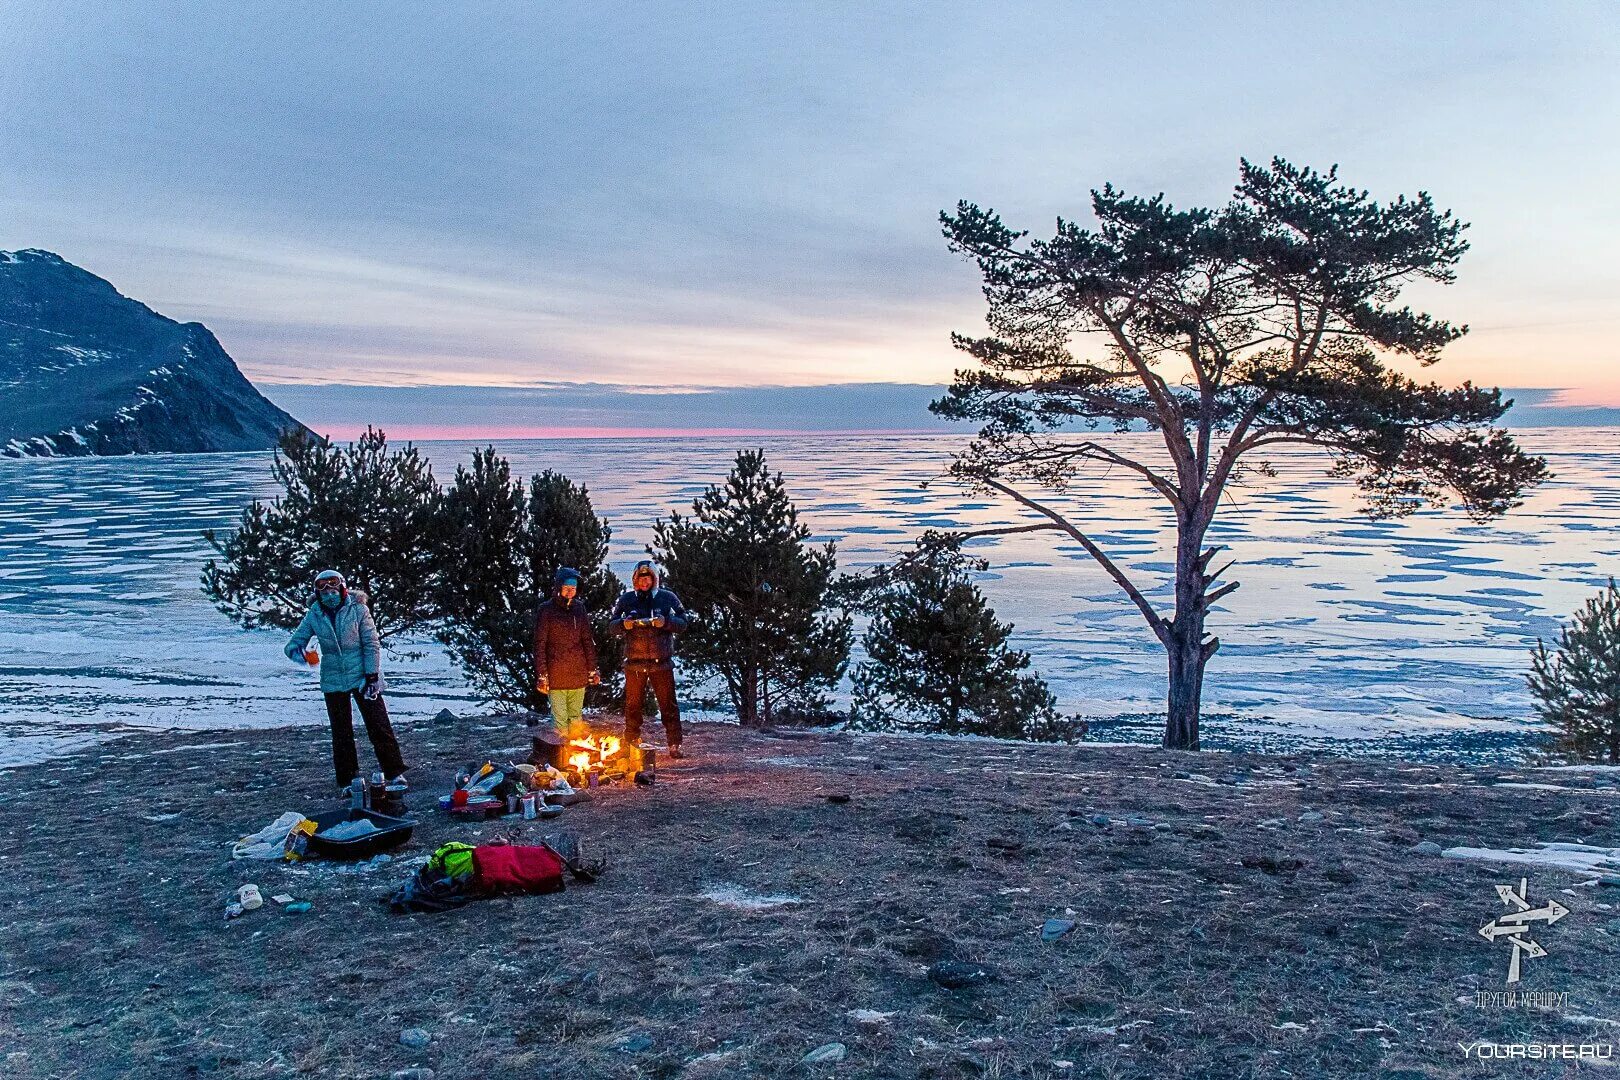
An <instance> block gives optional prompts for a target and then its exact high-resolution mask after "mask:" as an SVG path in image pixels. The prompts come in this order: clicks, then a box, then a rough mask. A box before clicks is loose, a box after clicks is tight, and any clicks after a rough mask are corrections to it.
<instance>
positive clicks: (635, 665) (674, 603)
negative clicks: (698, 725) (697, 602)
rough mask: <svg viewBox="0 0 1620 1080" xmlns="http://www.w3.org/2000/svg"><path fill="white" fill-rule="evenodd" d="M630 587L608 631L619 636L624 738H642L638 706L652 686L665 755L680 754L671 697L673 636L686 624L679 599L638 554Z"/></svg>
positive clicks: (635, 740)
mask: <svg viewBox="0 0 1620 1080" xmlns="http://www.w3.org/2000/svg"><path fill="white" fill-rule="evenodd" d="M630 584H631V585H632V586H633V588H631V589H630V591H629V592H627V593H625V594H624V595H623V596H620V597H619V602H618V603H616V604H614V605H613V623H612V626H613V633H614V634H616V635H618V636H619V637H621V638H623V639H624V737H625V740H626V741H627V742H629V743H630V744H631V745H635V744H637V743H639V742H641V709H642V703H643V701H644V700H645V698H646V695H647V688H648V687H649V686H651V687H652V691H653V695H654V696H655V697H657V699H658V715H659V717H660V718H661V719H662V720H663V721H664V739H665V741H666V742H667V743H668V744H669V756H670V757H672V758H678V757H681V756H682V754H681V710H680V706H679V705H677V704H676V702H675V635H676V634H678V633H680V632H681V631H682V630H685V629H686V623H687V615H686V609H685V608H683V607H682V606H681V598H680V597H678V596H676V595H675V594H674V593H673V592H671V591H670V590H668V589H661V588H659V587H658V571H657V570H656V569H654V568H653V564H652V563H651V562H650V561H648V560H646V559H643V560H642V561H641V562H638V563H636V568H635V570H634V571H632V572H631V575H630Z"/></svg>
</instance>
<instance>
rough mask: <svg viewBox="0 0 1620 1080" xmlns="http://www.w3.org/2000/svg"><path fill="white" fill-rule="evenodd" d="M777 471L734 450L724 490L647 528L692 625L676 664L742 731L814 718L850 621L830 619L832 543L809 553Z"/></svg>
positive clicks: (843, 652)
mask: <svg viewBox="0 0 1620 1080" xmlns="http://www.w3.org/2000/svg"><path fill="white" fill-rule="evenodd" d="M809 537H810V529H809V528H808V527H807V526H805V525H803V524H801V523H800V522H799V517H798V511H797V510H796V509H795V508H794V506H793V502H792V500H791V499H789V498H788V494H787V489H786V487H785V485H784V484H783V482H782V474H781V473H773V472H771V471H770V470H769V469H768V468H767V467H766V464H765V454H764V452H763V451H758V450H755V451H743V452H741V453H739V454H738V455H737V460H736V464H735V465H734V467H733V468H732V470H731V475H730V476H729V477H727V479H726V483H725V486H724V487H711V488H709V490H708V491H707V492H705V493H704V495H703V496H702V497H701V498H699V499H697V500H695V501H694V502H693V503H692V514H691V516H689V517H687V516H682V515H681V514H679V513H672V514H671V515H670V516H669V518H668V519H667V520H660V521H659V522H658V523H657V525H656V526H655V528H654V533H653V544H652V546H651V547H649V548H648V553H649V554H651V555H652V556H653V557H654V558H656V559H657V560H658V561H659V562H660V563H662V564H663V566H664V568H665V572H666V574H667V575H668V584H669V587H670V588H671V589H674V590H675V592H677V593H678V594H679V595H680V597H681V601H682V603H684V604H685V605H686V606H687V608H688V609H689V610H690V611H691V612H692V614H693V615H694V616H695V618H694V619H693V623H692V626H691V628H690V629H688V630H687V632H686V633H685V634H684V635H682V640H681V656H682V658H683V659H684V661H685V662H686V664H687V666H688V667H689V668H690V669H691V670H693V671H695V672H696V673H697V674H698V675H699V676H700V677H703V678H715V677H717V678H719V679H720V680H721V681H723V682H724V684H725V687H726V691H727V693H728V695H729V696H730V698H731V703H732V705H733V707H734V708H735V709H736V711H737V718H738V720H739V721H741V722H742V723H743V724H748V725H753V724H759V723H770V722H772V721H773V720H776V719H786V718H788V717H789V716H793V717H801V716H810V715H815V714H818V713H821V712H824V711H825V709H826V707H827V699H826V691H828V690H830V689H831V688H832V686H833V685H834V684H835V683H837V682H838V680H839V679H840V678H842V677H843V674H844V668H845V666H846V665H847V664H848V662H849V648H850V642H851V633H852V631H851V623H850V620H849V618H848V617H847V616H845V615H842V614H839V613H837V612H835V611H833V610H832V609H831V605H830V603H829V599H828V586H829V585H830V584H831V583H832V576H833V571H834V568H835V566H836V565H837V559H836V556H835V550H834V545H833V544H831V543H829V544H827V545H826V546H825V547H821V548H817V547H812V546H811V545H810V544H809V543H807V541H808V540H809Z"/></svg>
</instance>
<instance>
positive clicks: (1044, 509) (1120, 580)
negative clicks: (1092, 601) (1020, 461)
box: [979, 476, 1170, 645]
mask: <svg viewBox="0 0 1620 1080" xmlns="http://www.w3.org/2000/svg"><path fill="white" fill-rule="evenodd" d="M979 481H980V482H981V483H983V484H984V485H985V486H986V487H989V488H993V489H994V490H996V491H999V492H1001V493H1002V494H1003V495H1005V496H1007V497H1008V498H1009V499H1012V500H1013V501H1014V502H1017V503H1019V504H1020V505H1022V506H1025V507H1028V508H1029V509H1031V510H1034V511H1035V512H1036V513H1038V514H1041V515H1043V516H1044V517H1046V518H1047V519H1049V520H1050V521H1051V522H1052V523H1053V525H1055V526H1056V527H1057V528H1058V529H1059V530H1060V531H1062V532H1065V533H1067V534H1068V535H1069V536H1071V537H1073V538H1074V539H1075V541H1076V542H1078V543H1079V544H1080V546H1081V547H1083V548H1085V549H1086V552H1087V554H1089V555H1090V556H1091V557H1092V558H1093V559H1095V560H1097V563H1098V565H1100V566H1101V567H1102V568H1103V570H1105V571H1106V572H1107V573H1108V576H1109V577H1111V578H1113V579H1114V582H1115V584H1117V585H1118V586H1119V587H1120V588H1121V589H1123V590H1124V591H1125V595H1126V596H1129V597H1130V598H1131V602H1132V603H1134V604H1135V605H1136V607H1137V609H1138V610H1139V611H1141V612H1142V617H1143V618H1145V619H1146V620H1147V624H1148V626H1149V628H1151V629H1152V631H1153V633H1154V634H1155V635H1156V636H1157V637H1158V639H1159V640H1160V641H1161V642H1163V643H1165V644H1166V645H1168V644H1169V642H1170V630H1169V626H1168V624H1167V623H1166V622H1165V620H1164V617H1163V616H1161V615H1160V614H1159V613H1158V612H1156V611H1154V610H1153V605H1152V604H1150V603H1148V599H1147V597H1145V596H1143V595H1142V590H1140V589H1138V588H1137V587H1136V586H1135V585H1134V584H1132V583H1131V580H1130V579H1129V578H1127V577H1126V576H1125V574H1124V572H1123V571H1121V570H1120V568H1119V567H1118V566H1116V565H1115V564H1114V561H1113V560H1112V559H1110V558H1109V557H1108V555H1107V554H1106V553H1105V552H1104V551H1103V550H1102V548H1100V547H1098V546H1097V545H1096V543H1095V542H1093V541H1092V539H1091V538H1090V537H1089V536H1087V535H1086V534H1085V533H1083V532H1081V531H1080V530H1079V529H1077V528H1075V527H1074V525H1073V524H1071V523H1070V522H1069V521H1068V520H1067V519H1066V518H1064V517H1063V515H1062V514H1059V513H1058V512H1057V511H1056V510H1053V509H1052V508H1051V507H1049V506H1046V505H1044V504H1042V503H1039V502H1036V501H1035V500H1034V499H1031V498H1030V497H1029V496H1028V495H1025V494H1023V493H1022V492H1020V491H1018V490H1017V489H1015V488H1013V487H1011V486H1010V485H1008V484H1004V483H1002V482H1001V481H1000V480H995V479H992V478H991V477H988V476H981V477H979Z"/></svg>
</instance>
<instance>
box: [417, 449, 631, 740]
mask: <svg viewBox="0 0 1620 1080" xmlns="http://www.w3.org/2000/svg"><path fill="white" fill-rule="evenodd" d="M611 535H612V531H611V530H610V529H609V527H608V526H607V524H606V523H604V522H602V521H600V520H598V518H597V517H596V512H595V510H594V508H593V507H592V506H591V500H590V495H589V493H588V492H587V491H586V490H585V489H584V488H583V487H580V486H579V485H577V484H575V483H573V482H572V481H571V480H569V479H568V478H567V477H566V476H562V475H560V474H558V473H554V472H550V471H547V472H545V473H542V474H541V475H539V476H536V477H534V478H533V480H532V481H531V483H530V484H529V485H528V486H527V488H525V485H524V483H523V481H521V480H513V478H512V469H511V465H510V464H509V463H508V462H507V460H506V459H505V458H503V457H500V456H498V455H497V454H496V453H495V450H494V448H493V447H485V448H484V449H482V450H479V451H477V452H475V453H474V454H473V460H472V464H471V465H470V466H462V467H458V468H457V469H456V478H455V482H454V483H453V484H451V486H450V489H449V490H448V491H447V492H446V493H445V495H444V499H443V501H442V511H441V525H440V527H439V529H438V530H437V531H436V533H435V536H436V541H437V546H438V549H439V554H438V561H439V564H440V569H441V574H440V577H439V580H438V584H437V588H436V592H435V598H436V601H437V604H438V610H439V615H440V619H441V621H440V623H439V628H438V631H437V634H438V638H439V640H440V642H442V643H443V644H444V646H445V648H446V649H447V650H448V651H449V653H450V655H451V657H452V659H454V660H455V661H456V662H457V663H458V664H459V665H460V666H461V669H462V671H463V673H464V674H465V675H466V678H467V681H468V683H470V684H471V685H472V687H473V689H474V690H476V691H477V692H478V693H479V695H480V696H482V697H483V698H484V699H485V700H489V701H499V702H504V703H506V704H509V705H512V706H515V707H518V708H524V709H530V710H534V711H539V710H541V709H543V708H544V707H545V696H544V695H543V694H541V693H540V692H539V691H537V690H536V689H535V686H534V651H533V643H534V619H535V613H536V611H537V610H538V609H539V606H540V604H541V602H542V601H543V600H544V599H545V598H546V596H547V595H548V593H549V591H550V589H551V580H552V576H553V574H555V573H556V570H557V568H558V567H560V566H572V567H573V568H574V569H576V570H578V571H579V572H580V574H581V582H580V599H581V600H582V601H583V602H584V603H585V604H586V606H587V608H588V609H589V610H590V611H591V612H592V614H593V616H595V619H594V622H595V623H596V627H595V629H596V639H597V650H598V657H599V660H600V661H601V662H602V664H603V677H604V681H605V682H606V681H608V679H609V677H610V676H611V675H612V674H613V673H614V672H616V671H617V663H616V661H615V658H616V657H617V655H618V652H617V650H616V649H615V646H616V644H617V643H616V640H615V639H613V638H612V636H611V635H610V634H608V632H607V627H606V622H605V618H606V615H605V613H606V611H607V609H608V607H610V606H611V604H612V599H613V598H616V597H617V596H618V593H619V583H618V579H617V578H615V577H614V576H613V574H612V572H611V571H610V570H608V569H607V567H606V559H607V547H608V540H609V538H610V537H611ZM610 664H611V666H610Z"/></svg>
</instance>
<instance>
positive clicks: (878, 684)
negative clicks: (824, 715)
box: [853, 552, 1070, 742]
mask: <svg viewBox="0 0 1620 1080" xmlns="http://www.w3.org/2000/svg"><path fill="white" fill-rule="evenodd" d="M965 564H966V560H965V559H963V558H962V557H961V556H958V555H956V554H955V553H951V552H933V553H920V554H919V557H918V558H916V559H915V560H914V561H908V562H906V563H904V564H903V565H902V567H901V568H900V569H898V570H897V571H896V572H894V573H892V575H890V576H888V577H887V580H886V582H885V583H883V584H881V585H879V586H878V587H877V589H876V591H875V593H874V594H873V595H871V596H870V597H869V598H868V600H867V606H868V607H869V609H870V610H871V612H872V621H871V624H870V626H869V627H868V628H867V631H866V636H865V637H864V639H863V644H864V646H865V648H866V655H867V659H866V660H865V661H863V662H862V663H861V664H859V665H857V666H856V669H855V700H854V708H853V717H854V722H855V725H856V726H857V727H863V728H869V729H879V730H883V729H887V730H894V729H906V728H911V729H915V730H922V731H930V732H941V733H944V734H950V735H987V736H992V737H995V738H1002V739H1032V740H1036V741H1042V742H1054V741H1062V740H1065V739H1067V738H1068V737H1069V734H1070V733H1069V732H1068V731H1067V729H1066V725H1065V724H1064V722H1063V721H1062V720H1061V719H1060V718H1059V716H1058V713H1057V708H1056V704H1057V703H1056V699H1055V698H1054V697H1053V696H1052V693H1051V692H1050V691H1049V690H1048V689H1047V686H1046V683H1045V682H1044V681H1043V680H1042V679H1041V678H1040V677H1039V676H1038V675H1035V674H1033V673H1030V672H1027V671H1026V670H1025V669H1026V668H1028V667H1029V663H1030V659H1029V654H1028V653H1025V652H1020V651H1019V650H1017V649H1013V648H1009V647H1008V645H1007V640H1008V638H1009V637H1011V635H1012V627H1011V625H1009V624H1007V623H1004V622H1000V621H998V620H997V619H996V615H995V612H994V611H992V610H991V609H990V605H989V604H988V603H987V602H986V601H985V598H984V594H983V593H981V592H980V591H979V588H978V586H977V585H975V584H974V583H973V580H972V578H971V577H970V576H969V575H968V567H967V565H965Z"/></svg>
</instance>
